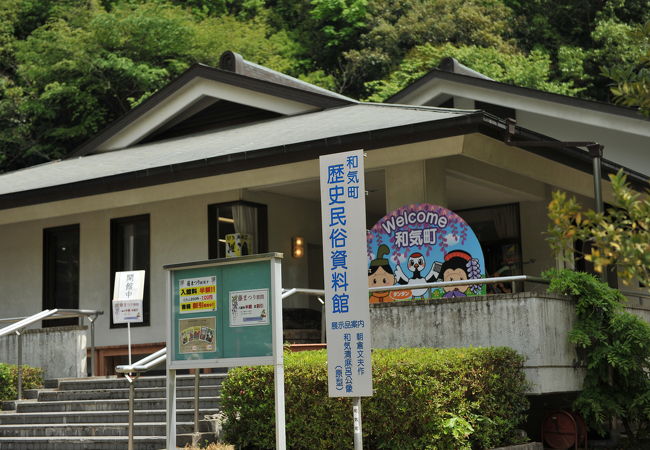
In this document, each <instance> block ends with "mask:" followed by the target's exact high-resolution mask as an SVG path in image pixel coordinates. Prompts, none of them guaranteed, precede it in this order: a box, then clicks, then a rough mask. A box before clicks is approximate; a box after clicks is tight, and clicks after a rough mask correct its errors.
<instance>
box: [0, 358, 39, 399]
mask: <svg viewBox="0 0 650 450" xmlns="http://www.w3.org/2000/svg"><path fill="white" fill-rule="evenodd" d="M40 387H43V369H38V368H34V367H29V366H23V390H25V389H36V388H40ZM17 389H18V366H16V365H13V364H5V363H0V400H16V398H17V396H18V391H17Z"/></svg>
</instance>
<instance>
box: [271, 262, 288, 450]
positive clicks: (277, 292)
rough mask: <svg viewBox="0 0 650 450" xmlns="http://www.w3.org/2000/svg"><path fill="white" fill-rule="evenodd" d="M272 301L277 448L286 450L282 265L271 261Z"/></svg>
mask: <svg viewBox="0 0 650 450" xmlns="http://www.w3.org/2000/svg"><path fill="white" fill-rule="evenodd" d="M271 301H272V305H273V306H272V311H273V316H272V318H273V322H272V326H273V328H272V330H273V331H272V333H273V356H274V358H273V359H274V364H273V375H274V377H273V378H274V384H275V448H276V449H277V450H285V449H286V448H287V440H286V439H287V437H286V430H285V420H284V356H283V354H282V352H283V348H282V265H281V263H280V260H279V259H278V258H273V259H272V260H271Z"/></svg>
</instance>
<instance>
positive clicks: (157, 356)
mask: <svg viewBox="0 0 650 450" xmlns="http://www.w3.org/2000/svg"><path fill="white" fill-rule="evenodd" d="M166 360H167V347H165V348H161V349H160V350H158V351H157V352H154V353H152V354H150V355H148V356H145V357H144V358H142V359H140V360H138V361H136V362H134V363H133V364H124V365H119V366H116V367H115V371H116V372H118V373H123V374H124V378H126V379H127V381H128V382H129V424H128V431H129V438H128V449H129V450H132V449H133V422H134V409H135V407H134V403H135V381H136V380H137V379H138V377H139V376H140V375H141V374H142V373H143V372H146V371H148V370H150V369H153V368H154V367H156V366H157V365H159V364H162V363H164V362H165V361H166ZM133 373H135V375H132V374H133ZM196 373H197V376H198V371H197V372H196ZM194 404H195V406H194V409H195V413H194V416H195V417H194V420H195V425H194V428H195V432H198V406H199V402H198V389H197V390H196V393H195V402H194Z"/></svg>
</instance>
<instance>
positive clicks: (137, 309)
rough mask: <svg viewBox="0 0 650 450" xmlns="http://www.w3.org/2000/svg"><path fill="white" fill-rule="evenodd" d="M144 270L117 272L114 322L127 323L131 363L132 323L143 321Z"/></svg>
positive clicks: (114, 291)
mask: <svg viewBox="0 0 650 450" xmlns="http://www.w3.org/2000/svg"><path fill="white" fill-rule="evenodd" d="M144 277H145V271H144V270H131V271H128V272H115V285H114V289H113V323H116V324H117V323H126V326H127V329H128V330H127V335H128V337H127V339H128V344H129V365H131V323H141V322H142V321H143V309H142V299H143V297H144Z"/></svg>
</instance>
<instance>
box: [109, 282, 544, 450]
mask: <svg viewBox="0 0 650 450" xmlns="http://www.w3.org/2000/svg"><path fill="white" fill-rule="evenodd" d="M521 281H529V282H534V283H546V284H548V281H547V280H545V279H543V278H540V277H532V276H528V275H515V276H509V277H494V278H482V279H479V280H461V281H445V282H436V283H422V284H409V285H397V286H382V287H377V288H369V289H368V292H385V291H395V290H410V289H421V288H431V287H445V286H466V285H468V284H493V283H511V286H512V292H516V283H517V282H521ZM295 294H307V295H311V296H314V297H317V298H318V299H319V301H321V303H324V302H323V300H322V297H324V295H325V290H324V289H306V288H291V289H283V290H282V300H285V299H287V298H289V297H291V296H292V295H295ZM166 360H167V347H165V348H163V349H160V350H158V351H157V352H155V353H152V354H150V355H148V356H146V357H144V358H142V359H140V360H139V361H136V362H134V363H133V364H125V365H119V366H116V367H115V371H116V372H118V373H123V374H124V375H125V378H126V379H127V380H128V381H129V424H128V429H129V440H128V449H129V450H132V449H133V421H134V402H135V381H136V380H137V379H138V377H139V376H140V375H141V374H142V373H143V372H146V371H148V370H150V369H152V368H154V367H156V366H158V365H159V364H162V363H164V362H165V361H166ZM133 373H135V376H133V375H131V374H133ZM194 376H195V378H194V434H195V436H197V435H198V432H199V370H198V369H195V372H194Z"/></svg>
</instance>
